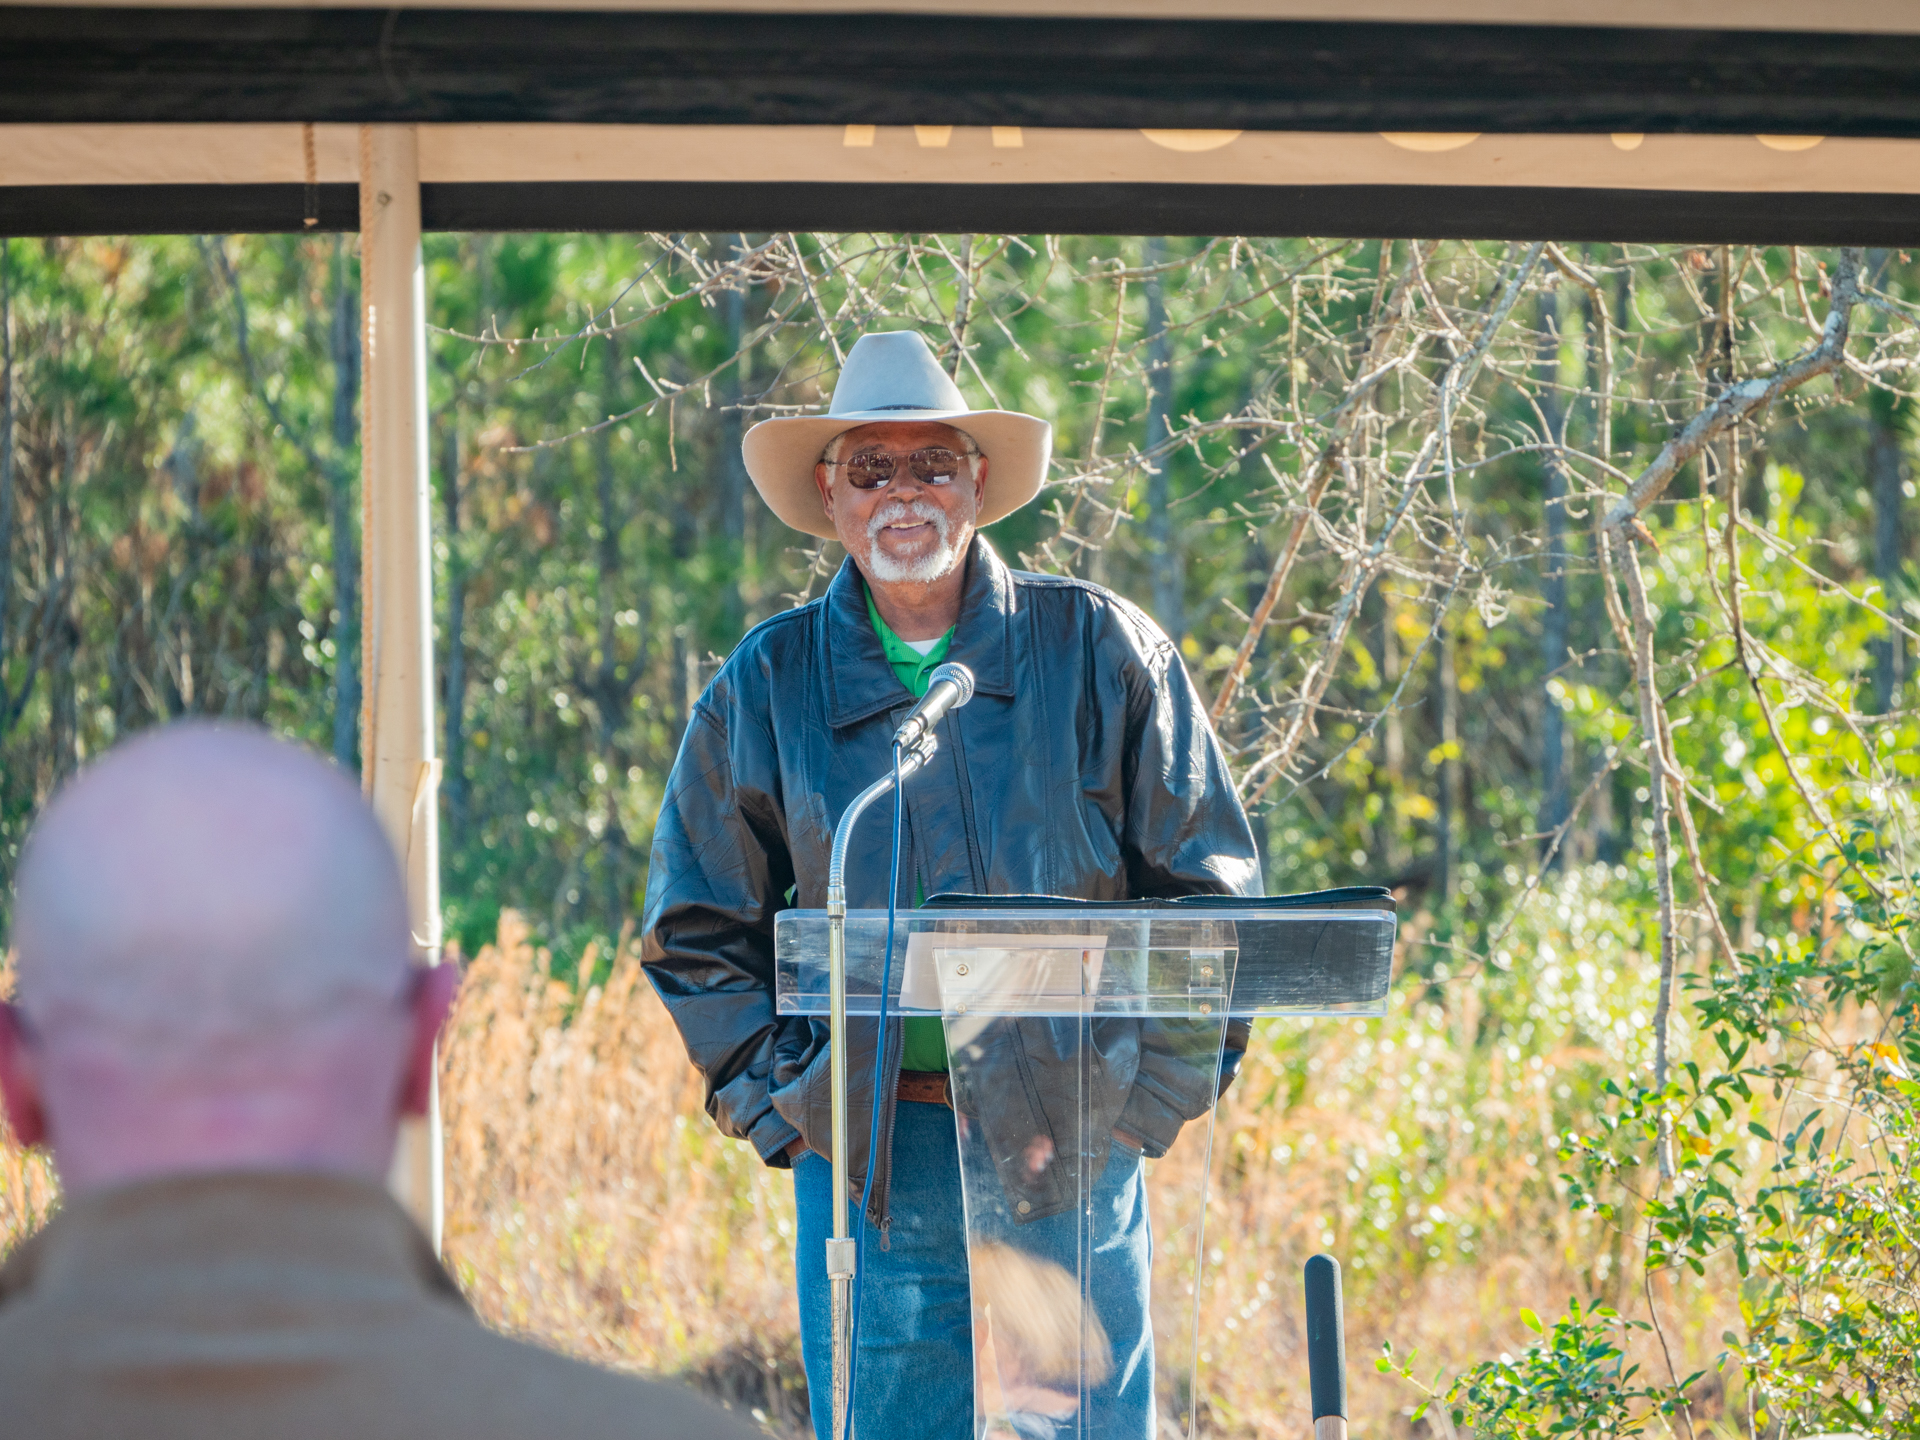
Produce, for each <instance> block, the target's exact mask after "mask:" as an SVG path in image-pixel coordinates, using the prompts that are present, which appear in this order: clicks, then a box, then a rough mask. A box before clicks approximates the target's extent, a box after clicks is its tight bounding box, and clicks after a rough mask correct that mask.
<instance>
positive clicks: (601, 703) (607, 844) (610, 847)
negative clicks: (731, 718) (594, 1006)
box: [592, 339, 745, 933]
mask: <svg viewBox="0 0 1920 1440" xmlns="http://www.w3.org/2000/svg"><path fill="white" fill-rule="evenodd" d="M605 361H606V376H605V379H606V386H607V400H608V404H609V406H611V405H612V403H613V396H614V394H615V393H616V392H617V388H618V386H619V384H620V381H621V379H622V370H621V366H620V342H619V341H618V340H617V339H609V340H608V341H607V342H606V351H605ZM734 413H735V414H736V416H737V414H738V412H737V411H736V412H734ZM734 452H735V457H736V459H737V458H738V452H739V446H738V445H737V444H736V445H735V446H734ZM594 467H595V472H596V473H595V480H596V486H595V498H596V501H597V504H598V508H599V512H600V542H599V571H600V575H599V587H598V589H599V594H598V596H597V597H596V604H595V608H596V616H597V619H598V622H599V633H598V636H597V639H598V642H599V647H600V655H599V661H598V664H597V666H596V668H595V671H594V673H593V677H592V684H593V690H594V709H595V711H596V712H597V713H598V719H599V723H598V726H597V729H596V738H597V740H598V742H599V745H598V749H599V754H600V763H601V765H603V766H604V767H605V770H606V779H605V781H604V782H603V783H602V786H601V802H602V803H603V804H604V805H605V806H606V812H605V827H604V828H603V829H602V831H601V836H600V842H601V855H602V872H601V878H602V883H603V885H604V887H605V888H604V903H605V914H604V917H603V918H604V920H605V923H606V926H607V929H608V930H609V931H613V932H616V933H617V932H618V931H619V929H620V925H621V922H622V921H623V920H624V919H625V918H626V909H627V876H628V873H629V872H630V871H631V869H632V862H631V856H630V853H629V852H630V851H631V849H632V846H631V845H630V843H629V842H628V839H627V831H626V827H625V826H624V825H622V824H621V823H620V807H619V805H618V803H617V802H616V800H615V798H614V797H615V795H616V793H617V791H618V790H619V787H620V784H621V781H622V780H624V779H625V770H626V767H625V765H624V764H623V763H622V759H621V754H620V745H619V731H620V721H621V719H622V717H623V715H624V713H625V711H626V709H627V705H628V702H629V701H630V700H631V699H632V696H633V691H634V687H635V684H636V683H637V681H638V678H639V676H640V674H641V673H642V671H643V669H644V668H645V667H644V664H643V657H644V654H645V649H644V647H645V643H646V640H645V636H646V626H645V624H644V622H643V623H642V624H640V625H637V626H635V627H634V628H635V630H636V632H637V633H638V634H639V636H640V642H639V643H640V645H641V647H642V648H641V650H640V652H639V653H638V654H637V655H636V657H635V660H634V663H633V665H632V666H631V667H630V668H629V667H624V666H622V665H621V664H620V663H619V654H618V648H617V647H618V645H619V633H618V628H617V626H616V624H615V618H616V612H617V611H618V610H619V608H620V602H619V598H618V597H619V596H620V594H621V592H622V589H623V586H622V584H621V580H622V573H621V572H622V566H621V559H620V532H621V530H622V529H623V528H624V527H625V522H626V514H625V512H624V511H623V510H622V509H621V507H620V497H619V491H618V489H617V487H616V484H615V480H616V477H615V474H614V466H613V445H612V442H611V439H610V438H609V433H608V432H607V431H605V430H601V431H599V432H597V433H596V434H595V436H594ZM723 468H724V467H723ZM738 498H739V501H740V503H737V504H735V505H734V506H733V507H732V510H733V512H734V513H736V514H737V513H739V512H741V511H742V510H743V507H744V501H745V496H744V495H742V496H740V497H738ZM731 593H732V594H734V595H735V596H738V594H739V588H738V586H737V584H736V585H735V586H734V587H733V589H732V591H731Z"/></svg>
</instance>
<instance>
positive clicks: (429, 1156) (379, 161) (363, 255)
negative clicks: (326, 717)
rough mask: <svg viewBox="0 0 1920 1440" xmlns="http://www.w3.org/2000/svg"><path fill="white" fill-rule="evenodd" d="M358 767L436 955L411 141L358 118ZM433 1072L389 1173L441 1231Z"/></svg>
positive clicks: (436, 858)
mask: <svg viewBox="0 0 1920 1440" xmlns="http://www.w3.org/2000/svg"><path fill="white" fill-rule="evenodd" d="M360 297H361V306H362V311H361V322H362V325H363V326H364V329H363V332H362V336H361V341H362V353H363V354H364V356H365V366H366V368H365V383H364V385H363V387H362V390H361V394H362V396H363V399H362V405H363V409H362V412H361V414H362V421H361V439H360V455H361V481H360V484H361V519H362V532H363V533H362V536H361V555H362V561H361V566H362V570H361V594H362V595H363V596H364V601H363V603H364V606H365V614H364V617H363V621H362V626H361V635H362V640H361V645H362V651H361V659H362V663H361V672H360V673H361V674H362V675H363V676H365V677H366V679H365V687H364V690H363V698H362V701H361V724H360V756H361V760H360V773H361V780H362V784H363V785H364V787H365V789H366V793H367V797H368V799H369V800H371V801H372V803H373V808H374V812H375V813H376V814H377V815H378V816H379V817H380V822H381V824H382V826H383V827H384V828H385V829H386V832H387V836H388V838H389V839H390V840H391V841H392V842H393V848H394V850H395V852H396V853H397V854H398V855H399V856H400V858H401V863H402V865H403V867H404V870H405V873H406V882H407V907H408V913H409V915H410V917H411V919H412V922H413V940H414V945H415V947H416V949H417V951H418V953H419V955H420V958H421V959H422V960H424V961H425V962H426V963H427V964H438V963H439V961H440V842H439V812H438V807H437V805H436V803H435V799H436V792H437V790H438V787H439V779H440V762H439V760H438V759H437V758H436V757H435V754H434V686H433V563H432V549H431V546H432V542H433V529H432V522H431V519H430V515H431V510H430V506H429V501H430V493H429V473H430V472H429V470H428V467H427V332H426V280H425V274H424V272H423V270H422V268H421V262H420V162H419V143H418V138H417V135H416V132H415V130H414V127H413V126H411V125H363V126H361V127H360ZM440 1172H441V1139H440V1095H439V1088H438V1082H437V1080H436V1082H435V1088H434V1093H433V1096H432V1099H431V1102H430V1105H429V1109H428V1114H427V1117H426V1119H425V1121H424V1122H420V1121H415V1122H410V1123H408V1124H407V1125H406V1126H404V1127H403V1128H402V1131H401V1135H400V1143H399V1146H398V1147H397V1149H396V1150H395V1153H394V1160H393V1171H392V1174H391V1176H390V1177H389V1182H388V1183H389V1185H390V1186H391V1188H392V1190H393V1192H394V1194H395V1195H396V1196H397V1197H398V1198H399V1200H400V1201H401V1203H403V1204H404V1205H405V1206H406V1207H407V1208H408V1209H409V1210H410V1211H412V1213H413V1215H414V1217H415V1218H416V1219H418V1220H419V1221H420V1223H421V1226H422V1228H424V1229H425V1230H426V1231H427V1232H428V1234H430V1235H431V1236H432V1237H433V1244H434V1248H435V1250H438V1249H439V1248H440V1238H441V1211H442V1189H441V1173H440Z"/></svg>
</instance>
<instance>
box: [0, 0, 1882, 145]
mask: <svg viewBox="0 0 1920 1440" xmlns="http://www.w3.org/2000/svg"><path fill="white" fill-rule="evenodd" d="M1809 13H1810V15H1817V13H1818V12H1817V9H1811V8H1810V10H1809ZM295 120H312V121H364V120H395V121H399V120H421V121H589V122H625V123H649V124H756V125H766V124H776V125H778V124H833V125H837V124H843V123H869V124H883V125H892V124H954V125H984V124H995V125H1034V126H1094V127H1134V126H1140V127H1166V128H1176V129H1184V128H1200V129H1212V128H1224V129H1236V130H1254V129H1261V130H1362V131H1365V130H1453V131H1464V130H1476V131H1587V132H1596V131H1599V132H1604V131H1641V132H1653V133H1665V132H1700V133H1706V132H1719V133H1734V134H1740V133H1755V132H1774V133H1790V134H1819V135H1882V136H1903V137H1904V136H1916V135H1920V37H1917V36H1905V35H1847V34H1832V33H1813V32H1810V33H1797V34H1796V33H1779V32H1760V31H1741V30H1734V29H1726V30H1714V29H1694V30H1667V29H1626V28H1604V27H1575V26H1511V25H1406V24H1384V23H1312V24H1309V23H1296V22H1287V21H1226V20H1133V19H1004V18H982V17H970V16H937V15H817V14H815V15H806V16H797V15H766V14H759V15H751V14H742V15H730V14H681V13H653V14H635V13H624V14H610V13H605V12H597V13H587V12H572V11H568V12H553V11H539V12H536V11H503V10H468V11H461V10H402V9H388V10H374V9H366V10H332V9H318V8H316V9H298V8H295V9H236V10H178V9H163V8H152V9H144V8H128V9H122V8H106V7H102V8H79V9H70V8H66V7H58V8H55V7H45V8H42V7H12V6H0V123H5V122H10V121H11V122H19V121H52V122H59V121H75V122H83V121H295Z"/></svg>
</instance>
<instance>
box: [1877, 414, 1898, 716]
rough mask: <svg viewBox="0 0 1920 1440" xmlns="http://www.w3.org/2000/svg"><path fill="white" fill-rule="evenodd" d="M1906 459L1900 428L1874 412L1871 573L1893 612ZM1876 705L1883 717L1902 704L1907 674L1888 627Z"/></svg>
mask: <svg viewBox="0 0 1920 1440" xmlns="http://www.w3.org/2000/svg"><path fill="white" fill-rule="evenodd" d="M1906 469H1907V467H1906V457H1905V455H1904V454H1902V446H1901V436H1900V432H1899V431H1898V430H1897V429H1895V428H1894V426H1893V425H1892V424H1891V423H1890V421H1889V420H1888V419H1886V418H1883V417H1882V416H1880V415H1878V414H1876V415H1874V416H1873V419H1872V431H1871V439H1870V441H1869V448H1868V452H1867V473H1868V475H1869V476H1870V477H1871V479H1872V483H1873V573H1874V576H1875V578H1876V579H1878V580H1879V582H1880V605H1881V608H1882V609H1884V610H1885V611H1886V612H1887V613H1888V614H1890V615H1898V614H1900V601H1901V598H1902V597H1901V584H1900V562H1901V559H1902V555H1903V552H1904V551H1905V549H1906V545H1905V536H1904V535H1903V533H1902V526H1901V523H1900V521H1901V515H1900V510H1901V506H1902V505H1903V504H1904V503H1905V500H1906V493H1905V482H1906ZM1872 654H1873V703H1874V709H1875V711H1876V712H1877V713H1879V714H1881V715H1885V714H1887V713H1889V712H1890V711H1892V710H1895V709H1897V708H1899V704H1900V684H1901V681H1902V680H1904V679H1905V678H1906V652H1905V648H1904V647H1903V646H1902V644H1901V637H1900V632H1899V631H1897V630H1893V629H1889V630H1888V631H1887V633H1886V634H1885V635H1884V636H1882V637H1881V638H1880V639H1878V640H1875V641H1874V642H1873V645H1872Z"/></svg>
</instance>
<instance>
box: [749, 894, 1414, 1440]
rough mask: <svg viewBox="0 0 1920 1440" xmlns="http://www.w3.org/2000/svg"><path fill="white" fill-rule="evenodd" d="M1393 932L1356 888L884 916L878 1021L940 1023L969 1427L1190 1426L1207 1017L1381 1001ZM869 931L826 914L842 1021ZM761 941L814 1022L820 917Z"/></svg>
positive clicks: (1021, 1438) (1035, 1431)
mask: <svg viewBox="0 0 1920 1440" xmlns="http://www.w3.org/2000/svg"><path fill="white" fill-rule="evenodd" d="M1394 924H1395V918H1394V910H1393V901H1392V899H1391V898H1390V897H1389V896H1388V894H1387V892H1385V891H1384V890H1376V889H1373V888H1372V887H1366V888H1359V887H1356V888H1354V889H1350V890H1345V891H1325V892H1320V893H1318V894H1314V895H1302V896H1288V897H1275V898H1270V899H1265V900H1241V899H1234V898H1229V897H1214V896H1209V897H1193V898H1188V899H1185V900H1178V901H1163V902H1147V903H1142V904H1124V905H1122V904H1081V903H1075V902H1071V901H1054V900H1048V899H1046V898H1044V897H1005V898H998V897H995V898H987V897H940V899H937V900H936V901H935V902H933V903H932V904H930V905H929V906H927V907H924V908H922V909H918V910H911V911H901V912H899V915H898V917H897V922H896V926H895V937H894V954H893V965H892V976H891V984H890V987H889V990H890V994H889V998H888V1002H887V1014H888V1016H889V1018H890V1024H891V1023H893V1020H894V1018H895V1017H905V1016H914V1015H938V1016H940V1017H941V1019H942V1021H943V1022H944V1026H945V1030H946V1038H947V1053H948V1064H949V1067H950V1071H951V1081H952V1093H953V1103H954V1112H955V1115H954V1119H955V1125H956V1129H957V1133H958V1137H959V1147H960V1170H961V1183H962V1188H963V1190H964V1192H965V1194H964V1202H965V1204H964V1208H965V1214H966V1225H967V1245H968V1254H969V1261H970V1269H971V1292H972V1306H973V1341H974V1346H973V1349H974V1434H975V1437H976V1440H987V1437H992V1440H1013V1437H1018V1440H1065V1437H1069V1436H1071V1437H1076V1440H1079V1437H1086V1440H1162V1437H1164V1436H1167V1435H1170V1434H1177V1435H1186V1436H1189V1437H1191V1436H1194V1435H1195V1434H1196V1431H1197V1426H1196V1417H1197V1416H1198V1415H1199V1414H1200V1413H1201V1409H1202V1407H1201V1405H1200V1403H1199V1401H1200V1398H1201V1396H1202V1395H1203V1393H1204V1392H1203V1390H1202V1388H1201V1387H1202V1381H1203V1374H1202V1371H1203V1368H1204V1362H1205V1360H1206V1358H1207V1346H1206V1344H1205V1343H1204V1337H1203V1336H1202V1334H1201V1333H1200V1323H1201V1317H1202V1313H1203V1306H1202V1300H1203V1297H1204V1287H1203V1284H1202V1280H1203V1271H1204V1268H1205V1262H1206V1259H1207V1242H1206V1237H1205V1233H1204V1216H1205V1207H1206V1187H1207V1176H1208V1168H1209V1167H1208V1161H1209V1155H1210V1150H1211V1145H1212V1138H1213V1137H1212V1132H1213V1102H1214V1101H1215V1100H1216V1099H1217V1098H1218V1095H1219V1091H1220V1076H1221V1070H1222V1062H1223V1060H1224V1059H1225V1056H1226V1052H1227V1051H1228V1049H1230V1048H1235V1049H1237V1048H1238V1044H1237V1043H1236V1042H1230V1039H1229V1037H1230V1032H1231V1031H1232V1030H1233V1029H1234V1028H1235V1027H1233V1026H1232V1024H1231V1022H1233V1021H1235V1020H1248V1019H1253V1018H1256V1017H1259V1016H1263V1015H1296V1016H1316V1015H1317V1016H1352V1017H1358V1016H1366V1015H1379V1014H1383V1013H1384V1012H1385V1008H1386V993H1387V982H1388V977H1389V971H1390V968H1391V961H1392V954H1393V938H1394ZM886 932H887V917H886V912H885V911H863V910H856V911H849V912H848V914H847V922H846V947H847V1013H848V1014H849V1015H864V1016H872V1015H874V1014H876V1013H877V1012H878V1010H879V995H880V977H881V973H882V961H883V959H884V956H883V953H882V952H883V951H884V949H885V947H886ZM775 956H776V976H777V980H776V991H777V996H778V1003H779V1010H780V1013H781V1014H784V1015H825V1014H827V1011H828V992H829V984H828V965H827V918H826V912H825V911H819V910H789V911H785V912H783V913H782V914H781V915H780V916H779V917H778V918H777V920H776V922H775ZM859 1123H860V1124H862V1125H863V1126H864V1124H865V1117H864V1115H863V1116H862V1117H860V1121H859ZM1176 1125H1177V1126H1179V1132H1178V1138H1177V1140H1174V1141H1173V1142H1172V1144H1171V1147H1170V1148H1165V1147H1163V1146H1162V1145H1161V1144H1160V1143H1158V1141H1157V1138H1156V1137H1166V1136H1169V1135H1171V1134H1172V1132H1173V1129H1174V1127H1175V1126H1176ZM1143 1142H1144V1143H1143ZM1143 1148H1144V1151H1145V1154H1144V1156H1143V1154H1142V1149H1143ZM854 1198H855V1199H856V1200H857V1199H858V1196H857V1194H856V1195H855V1197H854ZM1149 1225H1150V1227H1151V1228H1150V1232H1149ZM1149 1233H1150V1234H1151V1239H1149ZM1223 1263H1228V1264H1231V1263H1232V1260H1231V1256H1226V1257H1223ZM861 1440H881V1437H878V1436H862V1437H861Z"/></svg>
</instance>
